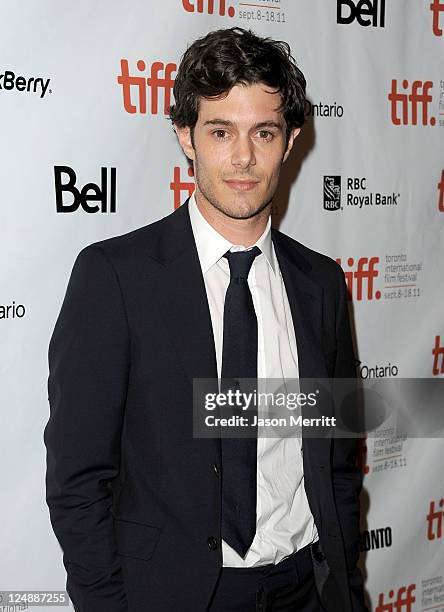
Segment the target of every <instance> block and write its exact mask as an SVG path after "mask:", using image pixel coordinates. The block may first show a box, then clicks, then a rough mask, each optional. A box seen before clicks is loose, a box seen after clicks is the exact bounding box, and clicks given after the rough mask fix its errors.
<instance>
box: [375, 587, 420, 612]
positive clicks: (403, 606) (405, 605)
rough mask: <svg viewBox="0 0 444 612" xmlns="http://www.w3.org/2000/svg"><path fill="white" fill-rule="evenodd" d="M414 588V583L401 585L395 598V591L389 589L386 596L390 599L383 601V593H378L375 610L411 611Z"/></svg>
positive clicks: (378, 611) (413, 600) (376, 611)
mask: <svg viewBox="0 0 444 612" xmlns="http://www.w3.org/2000/svg"><path fill="white" fill-rule="evenodd" d="M415 589H416V584H409V585H408V586H402V587H400V588H399V589H398V591H397V592H396V598H395V599H394V597H395V591H394V590H393V589H390V591H389V592H388V596H389V599H391V601H385V598H384V593H379V598H378V605H377V606H376V608H375V612H412V604H413V603H415V601H416V597H415V596H414V591H415Z"/></svg>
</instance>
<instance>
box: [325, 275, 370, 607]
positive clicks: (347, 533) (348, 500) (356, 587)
mask: <svg viewBox="0 0 444 612" xmlns="http://www.w3.org/2000/svg"><path fill="white" fill-rule="evenodd" d="M337 270H338V285H339V286H338V289H337V306H336V342H337V355H336V365H335V372H334V376H335V377H337V378H355V377H356V369H355V357H354V351H353V343H352V338H351V332H350V323H349V317H348V308H347V287H346V283H345V277H344V272H343V271H342V268H341V267H340V266H338V268H337ZM332 443H333V490H334V495H335V500H336V507H337V511H338V516H339V522H340V526H341V530H342V535H343V541H344V546H345V556H346V562H347V567H348V578H349V585H350V593H351V600H352V606H353V611H356V612H362V611H366V610H367V607H366V605H365V602H364V588H363V579H362V574H361V571H360V569H359V568H358V567H357V562H358V559H359V553H360V521H359V519H360V502H359V495H360V492H361V488H362V472H361V470H360V469H359V468H358V467H357V465H356V458H357V445H358V439H357V438H339V437H338V438H333V440H332Z"/></svg>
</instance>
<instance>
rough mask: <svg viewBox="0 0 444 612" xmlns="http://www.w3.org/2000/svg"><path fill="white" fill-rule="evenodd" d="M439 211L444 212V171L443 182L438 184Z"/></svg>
mask: <svg viewBox="0 0 444 612" xmlns="http://www.w3.org/2000/svg"><path fill="white" fill-rule="evenodd" d="M438 194H439V195H438V210H439V212H444V170H442V171H441V182H440V183H438Z"/></svg>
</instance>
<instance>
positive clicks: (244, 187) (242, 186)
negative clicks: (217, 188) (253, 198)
mask: <svg viewBox="0 0 444 612" xmlns="http://www.w3.org/2000/svg"><path fill="white" fill-rule="evenodd" d="M224 182H225V183H226V184H227V185H228V187H230V188H231V189H235V190H237V191H248V190H250V189H253V188H254V187H256V185H257V184H258V183H259V181H249V180H246V181H239V180H225V181H224Z"/></svg>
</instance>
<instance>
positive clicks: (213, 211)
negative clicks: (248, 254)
mask: <svg viewBox="0 0 444 612" xmlns="http://www.w3.org/2000/svg"><path fill="white" fill-rule="evenodd" d="M194 196H195V199H196V204H197V207H198V209H199V211H200V213H201V214H202V216H203V217H204V219H205V220H206V221H207V222H208V223H209V224H210V225H211V227H213V229H215V230H216V232H218V233H219V234H221V236H223V237H224V238H226V239H227V240H229V241H230V242H231V243H232V244H238V245H242V246H244V247H250V246H252V245H253V244H255V243H256V242H257V240H258V239H259V238H260V237H261V236H262V234H263V233H264V231H265V228H266V227H267V222H268V217H269V216H270V212H271V202H270V204H268V205H267V206H266V207H265V208H264V210H262V211H261V212H260V213H258V214H257V215H254V217H250V218H249V219H233V218H232V217H229V216H227V215H226V214H225V213H223V212H221V211H220V210H218V209H217V208H215V207H214V206H212V205H211V204H210V203H209V202H208V201H207V200H206V198H205V197H203V196H202V194H200V193H198V191H197V190H196V191H195V193H194Z"/></svg>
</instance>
